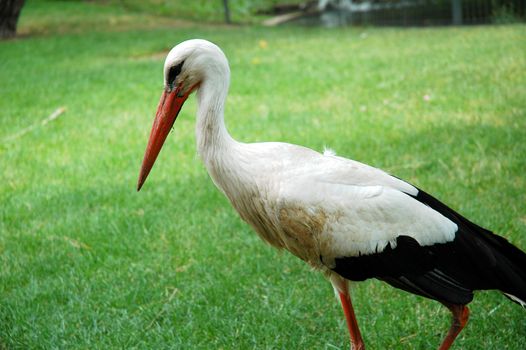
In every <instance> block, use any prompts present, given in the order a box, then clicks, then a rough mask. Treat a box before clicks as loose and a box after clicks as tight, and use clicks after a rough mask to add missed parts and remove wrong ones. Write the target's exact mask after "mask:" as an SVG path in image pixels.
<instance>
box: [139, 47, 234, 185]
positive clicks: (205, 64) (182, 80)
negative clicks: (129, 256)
mask: <svg viewBox="0 0 526 350" xmlns="http://www.w3.org/2000/svg"><path fill="white" fill-rule="evenodd" d="M225 67H226V69H227V70H228V63H227V60H226V57H225V55H224V54H223V52H222V51H221V49H219V47H217V46H216V45H214V44H212V43H211V42H209V41H206V40H200V39H194V40H188V41H184V42H182V43H180V44H179V45H177V46H175V47H174V48H173V49H172V50H171V51H170V53H168V56H167V57H166V61H165V62H164V90H163V93H162V95H161V100H160V101H159V106H158V107H157V113H156V115H155V120H154V122H153V126H152V131H151V132H150V139H149V140H148V145H147V146H146V152H145V154H144V159H143V161H142V167H141V171H140V174H139V181H138V183H137V191H139V190H140V189H141V187H142V185H143V184H144V181H146V177H147V176H148V174H149V173H150V170H151V169H152V167H153V164H154V163H155V160H156V159H157V155H158V154H159V152H160V151H161V148H162V146H163V144H164V141H165V140H166V137H167V136H168V133H169V132H170V129H171V128H172V126H173V124H174V122H175V119H176V118H177V115H178V114H179V111H180V110H181V107H182V106H183V104H184V102H185V101H186V99H187V98H188V96H190V94H191V93H192V92H194V91H195V90H196V89H199V86H200V85H201V84H202V83H203V82H205V81H207V80H210V79H211V78H213V77H216V76H218V74H215V73H216V72H218V70H219V71H220V70H224V69H225ZM227 73H228V72H227ZM227 79H228V78H227ZM227 84H228V82H227Z"/></svg>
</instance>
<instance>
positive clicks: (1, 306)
mask: <svg viewBox="0 0 526 350" xmlns="http://www.w3.org/2000/svg"><path fill="white" fill-rule="evenodd" d="M20 31H21V33H22V34H23V36H22V37H21V38H19V39H16V40H11V41H5V42H0V121H1V123H0V180H1V181H0V349H37V348H41V349H110V348H115V349H134V348H135V349H347V348H348V347H349V343H348V335H347V330H346V326H345V323H344V320H343V316H342V312H341V310H340V306H339V304H338V302H337V300H336V299H335V298H334V294H333V292H332V288H331V286H330V284H329V283H328V282H327V281H326V280H325V279H324V277H323V276H322V275H320V274H318V273H316V272H314V271H312V270H311V269H310V268H309V267H307V266H306V265H305V264H304V263H303V262H301V261H300V260H298V259H297V258H295V257H293V256H291V255H289V254H288V253H280V252H277V251H275V250H274V249H272V248H271V247H269V246H267V245H266V244H264V243H262V242H261V241H260V239H259V238H258V237H257V236H256V234H255V233H254V232H252V230H251V229H250V228H249V227H248V226H247V225H246V224H244V223H243V222H242V221H241V220H240V219H239V217H238V216H237V214H236V213H235V212H234V210H233V209H232V208H231V207H230V204H229V203H228V201H227V200H226V199H225V198H223V196H222V195H221V194H220V192H219V191H218V190H217V189H216V188H215V187H214V185H213V184H212V182H211V181H210V179H209V177H208V175H207V173H206V170H205V169H204V167H203V165H202V164H201V162H200V160H199V158H198V156H197V154H196V149H195V145H194V142H195V140H194V121H195V109H196V106H195V98H191V99H190V100H189V101H188V102H187V104H186V105H185V107H184V109H183V111H182V113H181V115H180V116H179V119H178V120H177V122H176V124H175V128H174V131H173V132H172V133H171V135H170V136H169V138H168V140H167V144H166V146H165V148H164V150H163V151H162V152H161V154H160V157H159V159H158V160H157V163H156V166H155V168H154V169H153V171H152V173H151V174H150V177H149V179H148V181H147V182H146V184H145V186H144V188H143V190H142V191H141V192H139V193H137V192H136V191H135V184H136V180H137V176H138V171H139V167H140V164H141V161H142V156H143V152H144V148H145V145H146V141H147V137H148V134H149V130H150V127H151V122H152V118H153V115H154V113H155V109H156V106H157V102H158V99H159V96H160V94H161V91H162V67H163V63H164V57H165V55H166V53H167V51H168V50H169V49H170V48H171V47H172V46H173V45H175V44H177V43H178V42H180V41H182V40H185V39H189V38H206V39H209V40H211V41H214V42H215V43H217V44H218V45H219V46H221V47H222V48H223V50H224V51H225V53H226V55H227V56H228V58H229V60H230V64H231V71H232V83H231V89H230V94H229V97H228V101H227V109H226V121H227V125H228V128H229V130H230V132H231V133H232V135H233V136H234V137H235V138H237V139H239V140H242V141H247V142H251V141H265V140H275V141H286V142H292V143H299V144H303V145H305V146H308V147H311V148H314V149H317V150H323V148H324V147H325V146H327V147H330V148H333V149H334V150H335V151H336V152H337V153H338V154H340V155H343V156H346V157H351V158H353V159H356V160H359V161H362V162H366V163H368V164H371V165H374V166H377V167H381V168H383V169H385V170H387V171H389V172H391V173H392V174H394V175H396V176H399V177H402V178H404V179H407V180H408V181H410V182H412V183H414V184H416V185H418V186H419V187H421V188H423V189H425V190H426V191H427V192H430V193H432V194H434V195H435V196H437V197H438V198H440V199H441V200H443V201H444V202H445V203H447V204H448V205H450V206H452V207H453V208H455V209H457V210H458V211H460V212H461V213H462V214H464V215H466V216H467V217H468V218H470V219H472V220H473V221H475V222H477V223H479V224H480V225H482V226H485V227H487V228H489V229H491V230H493V231H495V232H498V233H499V234H501V235H503V236H505V237H506V238H508V239H509V240H510V241H512V242H513V243H515V244H516V245H518V246H520V247H522V248H523V249H526V176H525V173H526V54H525V52H526V51H525V50H526V27H525V26H524V25H515V26H485V27H466V28H420V29H390V28H385V29H377V28H345V29H331V30H328V29H321V28H293V27H282V28H273V29H268V28H262V27H249V26H232V27H226V26H222V25H203V24H199V23H188V22H184V21H177V20H171V19H169V18H166V17H164V18H156V17H151V16H147V15H144V14H139V13H129V12H126V11H124V10H122V9H119V8H117V7H113V6H111V5H104V6H100V5H96V4H93V3H83V2H82V3H81V2H49V3H47V2H35V1H33V2H29V3H28V4H27V5H26V8H25V9H24V12H23V14H22V18H21V22H20ZM62 107H64V108H65V109H66V110H65V112H64V113H62V114H60V115H59V116H58V117H57V118H56V119H54V120H51V121H48V122H43V121H45V120H46V118H48V117H49V116H50V115H52V114H53V112H54V111H56V110H57V109H58V108H62ZM352 293H353V298H354V305H355V308H356V313H357V316H358V320H359V322H360V325H361V328H362V333H363V335H364V338H365V342H366V344H367V345H368V347H369V348H370V349H432V348H436V347H438V344H439V342H440V340H441V338H442V337H443V336H444V335H445V332H446V330H447V328H448V326H449V320H450V318H449V317H450V316H449V312H448V311H447V310H446V309H445V308H443V307H442V306H441V305H440V304H438V303H436V302H433V301H429V300H426V299H423V298H419V297H416V296H412V295H409V294H407V293H404V292H401V291H398V290H395V289H393V288H391V287H389V286H386V285H384V284H382V283H380V282H378V281H367V282H364V283H360V284H357V285H356V286H355V287H354V288H353V291H352ZM471 310H472V317H471V320H470V323H469V324H468V326H467V328H466V329H465V330H464V332H463V333H462V334H461V335H460V337H459V339H458V341H457V343H456V345H455V349H524V348H525V346H526V310H524V309H522V308H521V307H519V306H518V305H516V304H514V303H512V302H510V301H509V300H508V299H506V298H505V297H503V296H502V295H500V294H499V293H497V292H491V291H490V292H480V293H478V294H477V295H476V297H475V300H474V302H473V303H472V304H471Z"/></svg>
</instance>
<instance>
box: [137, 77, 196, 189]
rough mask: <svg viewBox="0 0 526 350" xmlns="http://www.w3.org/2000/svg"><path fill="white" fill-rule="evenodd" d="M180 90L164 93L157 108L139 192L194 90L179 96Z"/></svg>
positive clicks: (140, 175)
mask: <svg viewBox="0 0 526 350" xmlns="http://www.w3.org/2000/svg"><path fill="white" fill-rule="evenodd" d="M179 91H180V90H179V88H177V89H174V90H172V91H171V92H168V91H166V90H164V91H163V94H162V96H161V100H160V101H159V107H157V113H156V114H155V120H154V121H153V126H152V131H151V132H150V139H149V140H148V145H147V146H146V152H144V159H143V161H142V166H141V172H140V174H139V181H138V182H137V191H139V190H140V189H141V187H142V185H143V184H144V181H146V178H147V177H148V174H149V173H150V170H152V167H153V164H154V163H155V160H156V159H157V155H158V154H159V152H160V151H161V148H162V147H163V144H164V141H165V140H166V137H167V136H168V133H169V132H170V129H171V128H172V126H173V124H174V122H175V119H177V115H178V114H179V111H180V110H181V107H182V106H183V104H184V101H186V99H187V98H188V96H189V95H190V93H191V92H192V89H190V91H188V92H187V93H186V94H185V95H182V96H178V95H179Z"/></svg>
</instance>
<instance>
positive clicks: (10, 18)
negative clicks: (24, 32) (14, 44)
mask: <svg viewBox="0 0 526 350" xmlns="http://www.w3.org/2000/svg"><path fill="white" fill-rule="evenodd" d="M24 1H25V0H0V39H7V38H12V37H14V36H15V35H16V24H17V22H18V16H20V10H21V9H22V6H24Z"/></svg>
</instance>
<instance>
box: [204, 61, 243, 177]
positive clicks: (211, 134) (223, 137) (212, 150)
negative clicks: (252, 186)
mask: <svg viewBox="0 0 526 350" xmlns="http://www.w3.org/2000/svg"><path fill="white" fill-rule="evenodd" d="M216 73H218V72H216ZM229 78H230V77H229V71H228V67H227V70H226V71H224V72H223V74H217V76H214V77H210V78H207V79H205V80H203V82H202V83H201V86H200V87H199V90H198V92H197V104H198V107H197V124H196V140H197V149H198V152H199V155H200V156H201V157H202V159H203V161H204V162H205V165H207V167H208V166H209V165H210V163H211V162H214V161H215V160H217V159H218V158H220V157H218V156H219V155H220V154H222V155H224V154H227V153H228V150H229V149H230V148H231V147H232V146H233V145H234V144H236V141H235V140H234V139H233V138H232V137H231V136H230V134H229V133H228V131H227V129H226V127H225V120H224V109H225V101H226V96H227V93H228V85H229Z"/></svg>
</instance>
